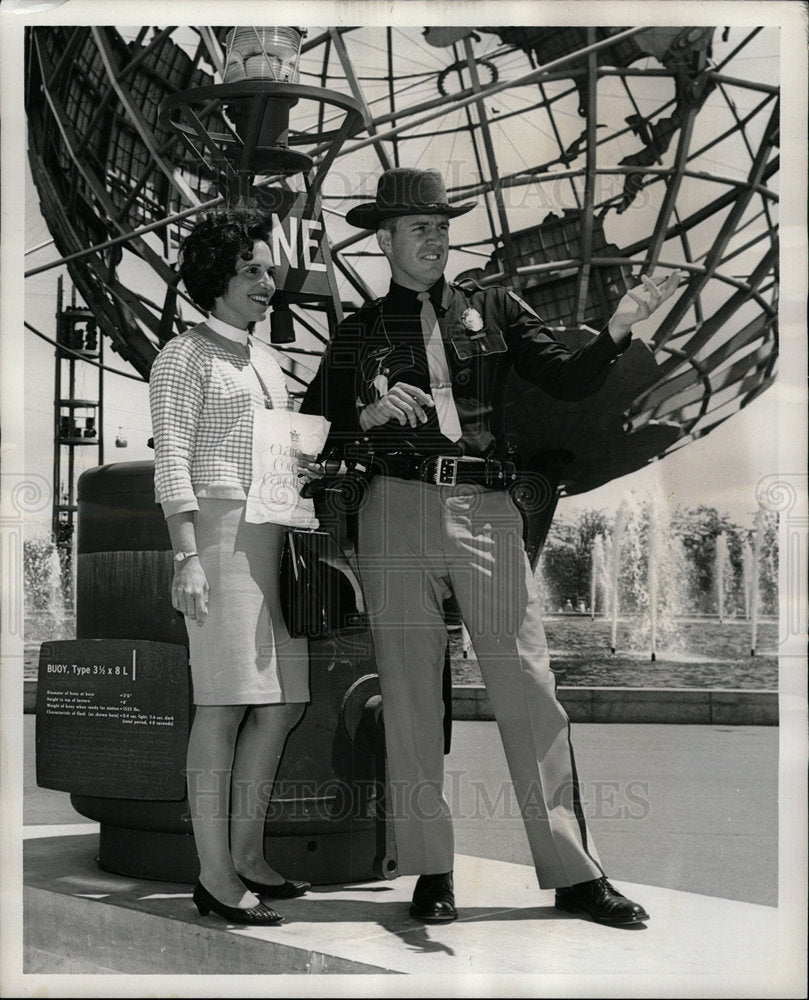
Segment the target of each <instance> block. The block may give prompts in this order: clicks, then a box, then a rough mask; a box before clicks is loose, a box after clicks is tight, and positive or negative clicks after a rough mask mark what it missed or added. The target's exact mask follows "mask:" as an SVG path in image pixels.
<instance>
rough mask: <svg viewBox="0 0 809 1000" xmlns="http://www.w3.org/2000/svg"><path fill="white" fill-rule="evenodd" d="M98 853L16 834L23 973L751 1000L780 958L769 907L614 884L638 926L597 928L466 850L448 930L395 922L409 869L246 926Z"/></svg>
mask: <svg viewBox="0 0 809 1000" xmlns="http://www.w3.org/2000/svg"><path fill="white" fill-rule="evenodd" d="M89 829H92V827H89ZM56 830H58V827H57V828H55V830H54V832H56ZM96 848H97V835H96V834H94V833H89V834H81V835H78V836H75V835H74V836H50V837H35V838H33V839H28V840H27V841H26V845H25V868H24V904H25V910H24V969H23V971H24V972H25V973H27V974H35V973H46V974H47V973H51V974H53V973H57V974H65V973H68V974H82V973H95V974H98V973H102V974H103V973H128V974H156V973H159V974H163V975H169V976H172V975H181V976H188V975H199V976H204V975H220V974H228V975H279V974H314V973H323V974H332V975H345V974H358V973H359V974H371V975H373V974H391V973H392V974H397V973H400V974H401V973H404V974H410V975H415V976H429V977H430V978H431V979H434V980H435V981H436V982H438V981H441V980H443V978H444V977H452V981H453V982H454V983H455V984H456V985H455V988H453V989H452V990H451V991H450V992H449V993H445V994H443V995H452V996H458V995H472V996H474V995H483V994H489V993H494V994H495V995H497V994H499V995H501V996H508V995H515V993H514V992H512V987H511V986H510V985H509V981H510V980H511V981H513V982H516V981H517V980H515V979H513V977H518V979H521V978H522V977H532V980H533V982H535V983H536V984H537V985H536V987H535V989H537V990H539V991H541V992H540V993H539V995H557V993H558V994H559V995H567V996H572V995H578V996H606V995H613V992H614V995H620V996H656V997H666V996H689V995H691V996H705V997H710V996H734V997H742V996H745V997H746V996H751V997H752V996H767V995H770V994H769V992H768V986H769V985H771V984H772V983H773V980H774V979H777V977H778V972H779V964H781V965H782V967H786V963H787V962H788V960H789V956H785V955H783V954H779V947H778V941H779V939H782V935H779V920H780V919H782V917H783V915H782V914H780V913H779V910H778V909H776V908H773V907H768V906H760V905H755V904H751V903H742V902H736V901H732V900H726V899H717V898H711V897H708V896H700V895H696V894H692V893H685V892H679V891H675V890H672V889H663V888H656V887H653V886H644V885H634V884H629V883H626V882H618V883H617V884H618V888H620V889H621V890H622V891H623V892H624V893H625V894H626V895H627V896H629V897H631V898H633V899H636V900H638V901H639V902H641V903H642V904H643V905H644V907H645V908H646V909H647V910H648V911H649V913H650V914H651V919H650V921H649V922H648V924H645V925H639V926H634V927H630V928H612V927H605V926H602V925H600V924H596V923H594V922H592V921H590V920H588V919H587V918H582V917H577V916H573V915H570V914H566V913H563V912H561V911H558V910H556V909H555V908H554V906H553V892H552V891H548V890H544V891H543V890H539V889H538V888H537V884H536V878H535V875H534V872H533V870H532V869H531V868H529V867H527V866H524V865H517V864H509V863H506V862H500V861H492V860H487V859H484V858H475V857H469V856H459V857H458V858H457V861H456V869H455V883H456V902H457V905H458V908H459V912H460V918H459V920H458V921H456V922H454V923H451V924H444V925H429V926H428V925H424V924H421V923H418V922H416V921H414V920H413V919H412V918H411V917H410V916H409V914H408V904H409V901H410V896H411V893H412V889H413V885H414V882H415V878H414V877H409V876H408V877H402V878H400V879H397V880H394V881H391V882H384V881H379V882H369V883H364V884H357V885H349V886H320V887H318V886H316V887H314V888H313V890H312V891H311V892H309V893H308V894H307V895H306V896H303V897H301V898H299V899H294V900H288V901H284V902H283V903H280V902H279V903H278V904H277V908H278V909H279V910H280V911H281V912H282V913H284V915H285V917H286V921H285V923H284V924H282V925H280V926H277V927H270V928H254V929H245V928H240V927H237V926H235V925H228V924H227V923H226V922H225V921H224V920H222V919H221V918H219V917H217V916H215V915H211V916H208V917H205V918H202V917H200V916H199V915H198V914H197V911H196V908H195V907H194V905H193V904H192V902H191V891H192V886H190V885H185V884H172V883H164V882H147V881H139V880H136V879H130V878H125V877H122V876H118V875H112V874H107V873H105V872H102V871H100V870H99V869H98V867H97V866H96V864H95V860H94V858H95V850H96ZM470 976H472V977H474V979H473V980H469V981H468V982H467V981H466V980H464V979H458V978H457V977H470ZM388 983H390V988H389V986H388ZM464 983H467V985H464ZM498 984H499V985H498ZM587 984H589V986H588V985H587ZM357 985H358V987H359V983H357ZM187 989H188V990H189V991H191V992H184V993H179V994H176V995H185V996H189V995H194V994H193V989H194V986H193V983H192V984H191V985H189V986H188V987H187ZM384 990H385V992H386V993H388V994H390V993H391V992H396V991H397V987H396V980H387V981H386V983H385V986H384ZM82 995H86V994H82ZM144 995H148V994H144ZM152 995H154V994H152ZM243 995H248V994H243ZM310 995H311V994H310ZM424 995H434V994H431V993H427V994H424ZM531 995H537V993H536V992H534V993H532V994H531Z"/></svg>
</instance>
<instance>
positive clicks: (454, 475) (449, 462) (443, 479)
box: [435, 455, 458, 486]
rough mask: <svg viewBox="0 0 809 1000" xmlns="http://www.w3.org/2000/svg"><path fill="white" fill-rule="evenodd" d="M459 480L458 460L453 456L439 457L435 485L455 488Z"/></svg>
mask: <svg viewBox="0 0 809 1000" xmlns="http://www.w3.org/2000/svg"><path fill="white" fill-rule="evenodd" d="M457 480H458V459H457V458H453V457H452V456H451V455H438V456H437V458H436V466H435V485H436V486H454V485H455V483H456V482H457Z"/></svg>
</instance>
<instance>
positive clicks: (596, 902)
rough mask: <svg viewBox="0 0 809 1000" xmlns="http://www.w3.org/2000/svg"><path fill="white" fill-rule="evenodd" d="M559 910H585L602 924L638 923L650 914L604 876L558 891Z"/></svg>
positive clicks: (557, 905)
mask: <svg viewBox="0 0 809 1000" xmlns="http://www.w3.org/2000/svg"><path fill="white" fill-rule="evenodd" d="M556 909H557V910H567V911H568V912H569V913H578V912H583V913H586V914H588V915H589V916H591V917H592V918H593V920H596V921H598V923H600V924H612V925H613V926H615V927H617V926H621V925H622V924H639V923H641V922H643V921H644V920H648V919H649V914H648V913H647V912H646V910H644V908H643V907H642V906H641V905H640V904H639V903H633V902H632V900H631V899H627V898H626V896H623V895H622V894H621V893H620V892H618V890H617V889H616V888H615V886H612V885H610V883H609V882H608V881H607V879H606V878H604V876H602V877H601V878H594V879H592V880H591V881H589V882H579V883H578V884H577V885H571V886H567V887H566V888H564V889H557V890H556Z"/></svg>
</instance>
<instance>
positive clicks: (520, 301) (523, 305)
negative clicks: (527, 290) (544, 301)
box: [506, 288, 543, 323]
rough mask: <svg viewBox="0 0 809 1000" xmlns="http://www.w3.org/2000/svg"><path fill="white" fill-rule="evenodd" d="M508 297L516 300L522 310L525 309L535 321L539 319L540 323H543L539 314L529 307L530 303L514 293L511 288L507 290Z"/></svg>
mask: <svg viewBox="0 0 809 1000" xmlns="http://www.w3.org/2000/svg"><path fill="white" fill-rule="evenodd" d="M506 295H508V297H509V298H510V299H514V301H515V302H516V303H517V305H518V306H519V307H520V308H521V309H524V310H525V311H526V312H527V313H530V314H531V316H533V317H534V318H535V319H538V320H539V321H540V323H541V322H543V320H542V318H541V317H540V316H539V315H537V313H536V312H535V311H534V310H533V309H532V308H531V307H530V306H529V305H528V303H527V302H526V301H525V300H524V299H521V298H520V296H519V295H518V294H517V293H516V292H514V291H512V290H511V289H510V288H507V289H506Z"/></svg>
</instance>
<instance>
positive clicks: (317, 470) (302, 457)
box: [297, 452, 325, 483]
mask: <svg viewBox="0 0 809 1000" xmlns="http://www.w3.org/2000/svg"><path fill="white" fill-rule="evenodd" d="M297 463H298V475H299V476H300V478H301V479H303V480H304V481H305V482H307V483H310V482H311V481H312V480H313V479H321V478H322V477H323V476H324V475H325V473H324V472H323V466H322V465H321V464H320V462H318V460H317V455H306V454H304V453H303V452H301V453H300V454H299V455H298V457H297Z"/></svg>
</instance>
